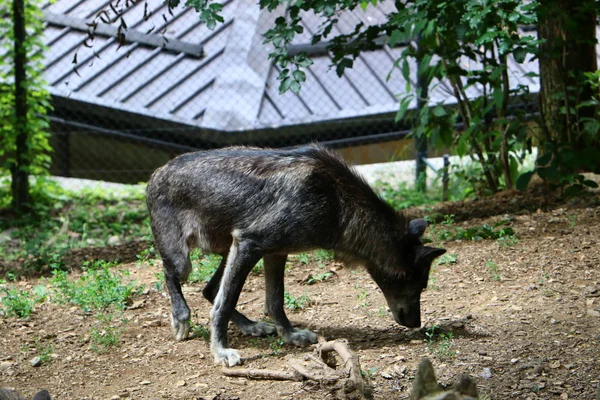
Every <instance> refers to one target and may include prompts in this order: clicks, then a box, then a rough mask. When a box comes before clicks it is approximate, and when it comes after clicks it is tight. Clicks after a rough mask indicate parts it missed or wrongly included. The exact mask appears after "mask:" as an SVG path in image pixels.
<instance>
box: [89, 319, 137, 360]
mask: <svg viewBox="0 0 600 400" xmlns="http://www.w3.org/2000/svg"><path fill="white" fill-rule="evenodd" d="M94 319H95V320H96V321H95V323H94V325H93V326H92V328H91V329H90V349H91V350H92V351H94V352H96V353H99V354H101V353H105V352H106V351H107V350H109V349H110V348H111V347H115V346H117V345H119V344H120V342H121V334H122V333H123V329H125V325H126V324H127V323H128V322H129V321H128V320H127V319H126V318H124V317H123V313H122V312H120V311H114V312H105V311H102V312H98V313H97V314H96V315H95V316H94Z"/></svg>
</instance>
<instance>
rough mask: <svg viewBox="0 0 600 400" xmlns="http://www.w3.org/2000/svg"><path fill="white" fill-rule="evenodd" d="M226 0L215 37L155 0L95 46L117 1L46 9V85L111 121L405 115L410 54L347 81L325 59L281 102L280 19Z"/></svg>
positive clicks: (235, 126)
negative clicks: (273, 32) (275, 30)
mask: <svg viewBox="0 0 600 400" xmlns="http://www.w3.org/2000/svg"><path fill="white" fill-rule="evenodd" d="M222 1H223V6H224V7H223V11H222V15H223V17H224V18H225V22H224V23H222V24H218V25H217V27H216V29H215V30H209V29H208V28H207V27H206V26H205V25H204V24H201V23H200V21H199V17H198V13H196V12H195V11H194V10H193V9H191V8H183V7H178V8H176V9H174V10H173V11H172V14H169V11H168V9H167V6H166V5H165V4H164V3H165V2H164V1H163V0H148V1H147V6H146V5H145V2H137V3H136V4H135V5H134V6H132V7H131V8H129V9H128V10H127V11H125V13H124V14H123V18H124V20H125V22H126V24H127V30H124V32H126V33H125V40H124V41H122V42H121V43H120V40H119V39H118V37H117V32H118V29H119V28H118V27H119V25H120V20H119V21H116V22H114V23H112V24H105V23H103V22H99V23H98V25H97V26H96V34H95V38H94V40H93V41H90V39H89V35H88V30H89V26H88V25H86V24H88V23H90V22H91V21H92V20H93V19H94V17H95V16H97V15H98V13H99V12H100V11H101V10H106V9H108V10H110V8H109V3H108V0H56V1H54V2H53V3H51V4H48V5H46V6H45V7H44V16H45V19H46V22H47V27H46V29H45V42H46V44H47V45H48V47H49V50H48V52H47V56H46V60H45V63H46V72H45V77H46V80H47V81H48V82H49V84H50V91H51V93H52V95H53V96H54V97H55V98H60V99H62V101H64V102H67V103H68V102H79V103H85V104H92V105H97V106H101V107H102V108H103V109H105V110H108V112H109V113H110V112H111V110H114V111H115V112H116V111H118V112H124V113H132V114H135V115H141V116H147V117H152V118H156V119H158V120H163V121H170V122H173V123H176V124H179V125H182V126H190V127H199V128H205V129H208V130H216V131H220V132H236V131H247V130H258V129H265V128H273V127H281V126H292V125H297V124H306V123H324V122H327V121H335V120H340V119H346V118H356V117H372V116H374V115H380V114H389V113H394V112H395V111H397V110H398V107H399V106H398V100H397V95H398V94H402V93H403V91H404V88H405V86H406V85H405V84H406V82H405V81H404V78H403V77H402V74H401V73H400V72H399V71H398V72H397V73H394V74H392V76H391V79H389V80H388V79H387V77H388V74H389V73H390V71H391V70H392V66H393V62H394V60H395V59H397V58H398V56H399V54H400V52H401V51H402V48H390V47H389V46H383V47H382V48H380V49H379V50H376V51H370V52H365V53H363V54H362V55H361V56H360V57H359V58H358V59H357V60H356V62H355V63H354V67H353V68H352V69H348V70H346V72H345V74H344V76H343V77H341V78H339V77H338V76H337V75H336V73H335V68H330V66H331V64H332V61H331V58H330V56H329V55H328V54H327V53H326V52H321V53H317V54H315V55H313V57H312V58H313V61H314V65H313V66H311V67H310V68H309V69H308V72H307V81H306V82H305V83H304V84H303V86H302V90H301V92H300V94H299V95H295V94H293V93H291V92H290V93H286V94H283V95H280V94H279V89H278V87H279V81H278V80H277V76H278V75H279V72H280V71H279V68H278V67H277V66H274V65H273V64H272V62H271V60H269V59H268V53H269V49H268V48H267V47H266V46H265V45H263V40H264V39H263V37H262V34H263V33H264V32H265V31H266V30H267V29H268V28H269V27H270V26H271V25H272V23H273V21H274V19H275V18H276V17H277V16H279V15H280V14H281V12H274V13H269V12H267V11H264V10H260V9H259V7H258V5H257V4H256V2H255V1H249V0H236V1H233V0H222ZM122 3H125V2H122ZM393 8H394V5H393V2H390V1H384V2H377V5H375V6H373V5H372V4H370V5H369V6H368V7H367V9H366V10H364V11H363V10H362V9H360V8H358V9H357V10H355V11H353V12H347V13H344V14H342V15H341V17H340V21H339V24H338V26H337V28H336V29H337V31H334V32H333V33H349V32H351V31H352V30H353V28H354V26H355V25H356V23H358V22H361V21H362V22H364V23H365V24H377V23H381V22H382V21H384V20H385V16H386V14H388V13H389V12H391V11H393ZM112 15H114V14H112ZM103 18H104V19H105V18H106V15H105V16H103ZM303 24H304V33H303V34H302V35H299V36H298V37H297V38H296V40H295V41H294V46H303V45H308V44H309V43H310V38H311V35H312V34H313V33H315V32H316V31H317V30H318V27H319V24H320V21H319V20H318V19H317V18H316V17H315V16H314V15H311V14H308V15H306V16H305V17H304V21H303ZM88 46H90V47H88ZM537 68H538V67H537V62H526V63H524V64H517V63H515V62H514V61H512V60H511V62H510V74H511V78H513V79H512V82H513V84H514V85H515V86H516V85H517V84H527V85H529V87H530V90H531V91H532V92H535V91H537V90H538V88H539V82H538V79H537V78H531V77H526V76H525V74H526V73H527V72H532V71H536V70H537ZM413 78H414V77H413ZM413 84H414V82H413ZM449 93H450V92H449V89H448V88H447V87H445V86H444V85H443V84H442V85H440V86H438V87H437V89H436V90H435V91H434V92H433V93H431V95H432V101H433V102H437V101H446V102H451V101H452V96H451V95H450V94H449ZM472 94H473V95H477V93H472Z"/></svg>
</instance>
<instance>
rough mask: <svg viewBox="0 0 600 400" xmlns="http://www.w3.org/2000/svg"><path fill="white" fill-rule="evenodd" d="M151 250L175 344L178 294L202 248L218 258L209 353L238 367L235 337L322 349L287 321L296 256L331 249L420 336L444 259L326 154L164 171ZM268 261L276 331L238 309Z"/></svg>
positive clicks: (416, 225)
mask: <svg viewBox="0 0 600 400" xmlns="http://www.w3.org/2000/svg"><path fill="white" fill-rule="evenodd" d="M147 206H148V210H149V212H150V219H151V228H152V232H153V235H154V241H155V245H156V247H157V250H158V252H159V253H160V256H161V257H162V260H163V265H164V271H165V283H166V287H167V290H168V292H169V296H170V300H171V311H172V312H171V324H172V328H173V336H174V338H175V339H176V340H184V339H186V337H187V335H188V332H189V318H190V309H189V307H188V305H187V303H186V301H185V298H184V296H183V293H182V291H181V283H182V282H183V281H185V279H186V278H187V276H188V275H189V273H190V271H191V269H192V265H191V262H190V258H189V252H190V250H191V249H192V248H195V247H199V248H200V249H202V251H203V252H205V253H214V254H219V255H221V256H222V260H221V263H220V265H219V267H218V269H217V271H216V272H215V274H214V276H213V277H212V278H211V279H210V281H209V282H208V284H207V285H206V287H205V288H204V290H203V295H204V297H205V298H206V299H207V300H209V301H210V302H212V303H213V308H212V310H211V312H210V317H211V353H212V355H213V357H214V360H215V363H217V364H223V365H225V366H234V365H237V364H240V363H241V358H240V356H239V353H238V352H237V351H236V350H234V349H230V348H228V343H227V326H228V323H229V321H232V322H233V323H235V324H236V325H237V326H238V327H239V328H240V329H241V331H242V332H243V333H244V334H246V335H253V336H262V335H271V334H275V333H277V334H279V335H280V336H281V337H282V338H283V340H284V341H285V342H286V343H290V344H294V345H297V346H304V345H307V344H311V343H316V341H317V335H316V334H315V333H314V332H311V331H309V330H304V329H297V328H294V327H292V324H291V323H290V321H289V320H288V318H287V316H286V315H285V312H284V308H283V305H284V270H285V264H286V260H287V256H288V254H291V253H298V252H303V251H309V250H313V249H330V250H334V252H335V254H336V255H337V256H338V257H340V256H341V260H342V261H347V262H351V263H357V264H361V265H363V266H365V267H366V270H367V271H368V273H369V274H370V275H371V277H372V278H373V279H374V280H375V282H376V283H377V285H378V286H379V288H380V289H381V290H382V292H383V294H384V296H385V298H386V300H387V303H388V305H389V307H390V309H391V312H392V314H393V316H394V319H395V320H396V322H398V323H399V324H401V325H404V326H407V327H419V326H420V325H421V319H420V296H421V292H422V291H423V290H424V289H425V288H426V286H427V280H428V275H429V269H430V267H431V263H432V261H433V260H434V259H435V258H436V257H438V256H440V255H442V254H444V252H445V250H444V249H438V248H433V247H428V246H424V245H423V243H422V241H421V237H422V236H423V233H424V232H425V229H426V227H427V223H426V221H424V220H422V219H415V220H412V221H410V223H409V222H408V221H407V220H406V218H405V217H404V216H403V215H402V214H399V213H397V212H396V211H395V210H394V209H393V208H392V207H391V206H390V205H389V204H388V203H386V202H385V201H384V200H383V199H381V198H380V197H379V196H378V195H377V194H376V193H375V192H374V191H373V189H372V188H371V187H370V186H369V185H368V184H367V183H366V182H365V181H364V180H363V179H362V178H361V177H360V176H359V175H358V174H357V173H356V172H355V171H354V170H353V169H352V168H351V167H349V166H348V164H346V163H345V162H344V161H343V160H342V159H341V158H340V157H339V156H338V155H336V154H335V153H333V152H332V151H329V150H327V149H325V148H322V147H320V146H318V145H311V146H305V147H299V148H293V149H286V150H274V149H261V148H253V147H229V148H224V149H219V150H210V151H200V152H194V153H187V154H183V155H181V156H179V157H176V158H174V159H173V160H171V161H170V162H168V163H167V164H166V165H164V166H163V167H160V168H158V169H157V170H156V171H155V172H154V173H153V174H152V176H151V178H150V180H149V182H148V185H147ZM261 258H262V259H263V260H264V276H265V287H266V304H265V306H266V307H265V309H266V311H267V313H268V314H269V315H270V317H271V318H272V320H273V321H274V324H270V323H266V322H261V321H252V320H250V319H248V318H247V317H246V316H244V315H243V314H241V313H240V312H238V311H237V310H236V309H235V307H236V304H237V301H238V299H239V296H240V292H241V290H242V287H243V285H244V282H245V280H246V277H247V275H248V273H249V272H250V271H251V270H252V268H253V267H254V265H255V264H256V263H257V262H258V261H259V260H260V259H261Z"/></svg>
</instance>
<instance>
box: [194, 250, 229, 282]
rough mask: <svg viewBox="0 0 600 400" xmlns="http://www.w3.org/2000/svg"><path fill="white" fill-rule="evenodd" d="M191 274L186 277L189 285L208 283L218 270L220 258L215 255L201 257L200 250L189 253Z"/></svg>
mask: <svg viewBox="0 0 600 400" xmlns="http://www.w3.org/2000/svg"><path fill="white" fill-rule="evenodd" d="M190 259H191V261H192V272H191V273H190V276H189V277H188V282H190V283H203V282H208V281H209V280H210V278H212V276H213V275H214V273H215V272H216V271H217V269H218V268H219V264H220V263H221V256H219V255H216V254H207V255H203V254H202V252H201V251H200V250H194V251H192V252H190Z"/></svg>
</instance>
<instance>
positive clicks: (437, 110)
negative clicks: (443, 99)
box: [432, 106, 447, 117]
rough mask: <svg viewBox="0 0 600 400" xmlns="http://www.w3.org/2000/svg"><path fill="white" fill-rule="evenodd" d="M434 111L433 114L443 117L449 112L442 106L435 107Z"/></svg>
mask: <svg viewBox="0 0 600 400" xmlns="http://www.w3.org/2000/svg"><path fill="white" fill-rule="evenodd" d="M432 112H433V115H435V116H436V117H443V116H445V115H446V114H447V113H446V110H445V109H444V107H442V106H436V107H434V108H433V110H432Z"/></svg>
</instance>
